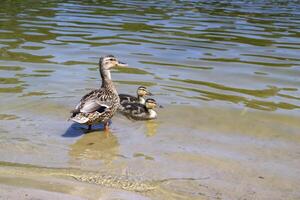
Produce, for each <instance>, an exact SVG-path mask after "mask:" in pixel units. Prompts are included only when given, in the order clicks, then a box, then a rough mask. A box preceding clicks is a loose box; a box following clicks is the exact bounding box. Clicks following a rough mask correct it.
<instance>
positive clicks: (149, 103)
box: [145, 99, 157, 109]
mask: <svg viewBox="0 0 300 200" xmlns="http://www.w3.org/2000/svg"><path fill="white" fill-rule="evenodd" d="M145 105H146V108H147V109H153V108H155V107H156V106H157V103H156V101H155V100H154V99H146V103H145Z"/></svg>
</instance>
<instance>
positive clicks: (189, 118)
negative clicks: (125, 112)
mask: <svg viewBox="0 0 300 200" xmlns="http://www.w3.org/2000/svg"><path fill="white" fill-rule="evenodd" d="M299 31H300V4H299V2H298V1H147V2H144V1H112V2H110V1H104V2H102V1H96V0H95V1H88V0H87V1H71V0H69V1H68V0H64V1H62V0H61V1H59V0H53V1H50V0H49V1H46V0H44V1H33V0H32V1H30V0H28V1H9V0H4V1H2V2H1V7H0V57H1V59H0V99H1V100H0V103H1V104H0V147H1V148H0V160H1V161H4V162H10V163H23V164H34V165H38V166H43V167H56V168H57V167H58V168H78V169H80V170H82V171H83V172H84V171H85V170H87V171H89V170H93V171H99V170H101V171H103V170H104V171H105V170H107V171H111V170H112V171H113V173H117V174H122V173H123V172H124V170H125V171H126V170H128V171H130V172H135V173H134V174H135V176H141V177H142V178H143V179H147V178H149V179H151V180H152V179H160V178H174V177H176V178H194V179H197V178H199V177H209V179H205V183H201V184H203V185H205V187H202V189H201V187H200V189H199V187H193V185H195V184H196V183H197V184H198V182H197V181H196V180H193V181H192V180H190V181H188V180H185V181H174V183H172V184H173V185H172V184H171V183H170V184H168V185H171V186H172V187H170V188H169V189H166V190H165V191H164V192H157V193H155V192H153V193H152V194H151V195H152V196H151V195H150V197H151V198H154V199H165V198H171V196H172V198H174V199H180V198H187V199H191V198H195V199H196V198H200V199H205V198H221V199H222V198H224V199H230V198H231V199H238V198H242V197H245V198H246V197H247V198H254V197H256V198H258V199H268V198H270V197H274V198H273V199H276V198H278V199H280V198H282V199H287V198H288V199H296V197H299V196H300V194H299V188H297V187H299V180H297V179H296V177H299V176H300V171H299V169H298V168H299V166H300V161H299V153H300V148H299V142H300V135H299V132H300V125H299V118H300V112H299V111H300V91H299V86H300V78H299V77H300V58H299V55H300V34H299ZM107 54H113V55H115V56H116V57H118V58H119V59H120V60H122V61H124V62H126V63H128V64H129V66H130V67H128V68H123V69H119V70H118V71H114V72H113V74H112V77H113V80H114V82H115V83H116V86H117V89H118V91H119V92H122V93H132V94H134V93H135V91H136V88H137V87H138V86H139V85H145V86H147V87H148V88H149V90H150V91H151V92H152V93H154V94H155V96H154V98H155V99H156V100H157V101H158V102H159V103H160V104H162V105H163V106H164V108H163V109H157V112H158V115H159V118H158V120H156V121H154V122H132V121H128V120H127V119H125V118H124V117H122V116H119V115H116V116H115V117H114V118H113V121H112V125H111V133H110V135H105V134H103V132H102V131H95V132H94V133H91V134H87V135H84V134H83V132H84V130H83V128H84V127H79V126H77V125H74V124H72V123H70V122H67V121H66V119H67V118H68V115H69V110H71V109H72V108H73V107H74V105H76V103H77V102H78V100H79V99H80V97H81V96H82V95H84V94H85V93H87V92H88V91H89V90H91V88H97V87H99V85H100V77H99V72H98V67H97V62H98V60H99V57H100V56H103V55H107ZM170 163H171V165H170ZM241 174H242V175H241ZM0 175H1V176H4V175H3V174H0ZM265 176H266V177H265ZM253 177H255V178H253ZM257 177H263V178H264V179H262V178H257ZM33 179H34V178H33ZM0 180H7V179H0ZM243 180H246V181H245V182H243ZM4 182H5V181H2V182H1V183H4ZM195 182H196V183H195ZM200 182H201V181H200ZM198 186H199V185H198ZM237 186H238V187H237ZM49 187H50V186H49ZM49 187H45V188H43V189H44V190H50V189H49ZM84 187H87V188H89V187H92V186H90V185H85V186H84ZM174 188H175V189H174ZM176 188H177V189H176ZM233 188H237V189H233ZM261 188H263V189H261ZM297 189H298V190H297ZM50 191H51V190H50ZM199 191H200V192H199ZM64 192H65V191H64ZM65 193H68V192H65ZM87 193H88V192H87ZM116 193H118V192H116ZM177 193H180V194H177ZM109 194H111V195H112V194H114V193H113V192H112V193H109V192H108V196H109ZM80 195H82V194H80ZM124 195H125V194H124ZM125 196H126V195H125ZM125 196H123V197H122V198H125V199H126V197H125ZM146 196H147V195H146ZM144 197H145V196H144ZM95 198H96V197H95ZM127 198H128V199H134V198H137V199H138V198H141V197H140V196H138V197H133V196H130V195H129V197H127ZM145 198H146V197H145Z"/></svg>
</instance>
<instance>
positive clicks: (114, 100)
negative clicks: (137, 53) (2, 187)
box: [70, 55, 127, 131]
mask: <svg viewBox="0 0 300 200" xmlns="http://www.w3.org/2000/svg"><path fill="white" fill-rule="evenodd" d="M123 66H127V64H125V63H122V62H120V61H118V60H117V59H116V58H115V57H114V56H113V55H108V56H104V57H101V58H100V60H99V71H100V75H101V78H102V85H101V87H100V88H99V89H96V90H93V91H91V92H89V93H88V94H86V95H84V96H83V97H82V98H81V100H80V102H79V103H78V104H77V106H76V107H75V109H74V110H72V111H71V113H72V115H71V117H70V119H71V120H72V121H74V122H77V123H80V124H86V125H88V130H91V128H92V125H93V124H96V123H99V122H102V123H104V130H105V131H107V130H108V126H109V120H110V119H111V118H112V117H113V115H114V114H115V112H116V111H117V109H118V107H119V105H120V98H119V95H118V92H117V90H116V88H115V86H114V84H113V82H112V80H111V74H110V70H111V69H112V68H115V67H123Z"/></svg>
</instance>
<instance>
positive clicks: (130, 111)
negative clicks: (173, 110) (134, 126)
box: [120, 99, 157, 120]
mask: <svg viewBox="0 0 300 200" xmlns="http://www.w3.org/2000/svg"><path fill="white" fill-rule="evenodd" d="M156 106H157V103H156V101H155V100H154V99H146V101H145V104H144V105H143V104H140V103H132V102H128V103H124V104H123V108H122V110H120V112H121V113H122V114H124V115H125V116H126V117H128V118H129V119H134V120H150V119H156V118H157V113H156V112H155V110H153V109H154V108H155V107H156Z"/></svg>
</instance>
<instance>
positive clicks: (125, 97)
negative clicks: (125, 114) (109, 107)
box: [119, 94, 138, 104]
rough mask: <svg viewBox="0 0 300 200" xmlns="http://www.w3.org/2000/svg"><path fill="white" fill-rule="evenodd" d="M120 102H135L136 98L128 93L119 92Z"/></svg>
mask: <svg viewBox="0 0 300 200" xmlns="http://www.w3.org/2000/svg"><path fill="white" fill-rule="evenodd" d="M119 97H120V104H124V103H127V102H137V101H138V98H137V97H135V96H132V95H129V94H119Z"/></svg>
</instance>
